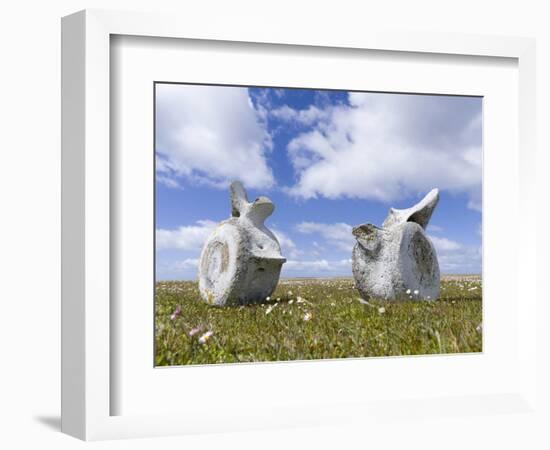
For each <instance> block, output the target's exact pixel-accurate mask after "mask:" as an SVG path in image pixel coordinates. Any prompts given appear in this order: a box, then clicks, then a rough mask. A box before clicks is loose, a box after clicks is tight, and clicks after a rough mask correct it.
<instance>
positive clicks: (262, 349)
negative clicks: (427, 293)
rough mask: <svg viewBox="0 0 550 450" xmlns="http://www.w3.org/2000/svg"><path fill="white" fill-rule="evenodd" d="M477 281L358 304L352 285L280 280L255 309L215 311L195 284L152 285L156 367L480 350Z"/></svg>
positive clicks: (455, 279) (450, 281) (447, 281)
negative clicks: (418, 296) (434, 294)
mask: <svg viewBox="0 0 550 450" xmlns="http://www.w3.org/2000/svg"><path fill="white" fill-rule="evenodd" d="M481 298H482V287H481V279H480V278H479V277H477V276H459V275H455V276H447V277H444V279H443V280H442V284H441V297H440V299H438V300H436V301H433V302H425V301H415V300H410V301H407V302H399V303H390V302H387V301H375V300H372V301H369V302H364V301H360V300H359V295H358V293H357V291H356V290H355V289H354V287H353V280H352V279H348V278H335V279H286V280H285V279H283V280H281V281H280V282H279V285H278V287H277V290H276V291H275V292H274V294H273V295H272V296H271V298H270V300H268V301H266V302H265V303H264V304H261V305H254V306H240V307H225V308H217V307H212V306H208V305H207V304H205V303H203V302H202V301H200V300H199V293H198V286H197V283H196V282H191V281H177V282H176V281H174V282H168V281H163V282H158V283H157V286H156V305H155V308H156V317H155V332H156V348H155V352H156V355H155V360H156V364H157V365H159V366H169V365H185V364H210V363H235V362H253V361H287V360H307V359H324V358H346V357H365V356H394V355H421V354H433V353H466V352H480V351H481V350H482V325H481V321H482V301H481Z"/></svg>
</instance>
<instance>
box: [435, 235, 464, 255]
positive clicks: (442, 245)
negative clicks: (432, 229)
mask: <svg viewBox="0 0 550 450" xmlns="http://www.w3.org/2000/svg"><path fill="white" fill-rule="evenodd" d="M429 238H430V240H431V241H432V242H433V244H434V246H435V249H436V250H437V251H438V252H447V251H452V250H459V249H460V248H462V245H460V244H459V243H458V242H456V241H453V240H451V239H447V238H445V237H437V236H429Z"/></svg>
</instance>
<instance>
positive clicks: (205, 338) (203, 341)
mask: <svg viewBox="0 0 550 450" xmlns="http://www.w3.org/2000/svg"><path fill="white" fill-rule="evenodd" d="M213 334H214V332H213V331H212V330H209V331H207V332H206V333H204V334H203V335H202V336H201V337H200V338H199V344H206V342H207V341H208V339H210V338H211V337H212V335H213Z"/></svg>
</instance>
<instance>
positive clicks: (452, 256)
mask: <svg viewBox="0 0 550 450" xmlns="http://www.w3.org/2000/svg"><path fill="white" fill-rule="evenodd" d="M481 120H482V99H481V98H479V97H457V96H434V95H408V94H386V93H364V92H347V91H326V90H311V89H283V88H246V87H230V86H199V85H185V84H157V85H156V143H155V155H156V165H157V173H156V243H157V248H156V261H157V267H156V273H157V279H159V280H162V279H194V278H195V277H196V273H197V262H198V258H199V255H200V251H201V248H202V244H203V242H204V241H205V239H206V238H207V236H208V235H209V234H210V232H211V231H212V228H213V227H214V226H215V225H216V224H217V223H218V222H220V221H221V220H224V219H226V218H228V217H229V215H230V202H229V193H228V189H227V188H228V185H229V183H230V182H231V181H232V180H235V179H238V180H241V181H242V182H243V184H244V185H245V187H246V189H247V191H248V195H249V198H252V199H253V198H256V197H258V196H260V195H267V196H269V197H270V198H271V199H272V200H273V202H274V203H275V211H274V213H273V215H272V216H271V217H270V218H268V220H267V222H266V224H267V226H268V227H269V228H270V229H272V230H273V231H274V233H275V234H276V235H277V236H278V238H279V242H280V243H281V247H282V253H283V256H285V257H286V258H287V260H288V261H287V263H286V264H285V265H284V266H283V273H282V276H287V277H299V276H325V277H328V276H341V275H350V276H351V260H350V258H351V249H352V247H353V244H354V239H353V236H352V235H351V228H352V227H353V226H356V225H359V224H362V223H373V224H375V225H381V223H382V222H383V220H384V218H385V217H386V215H387V213H388V209H389V207H390V206H393V207H396V208H406V207H409V206H412V205H413V204H414V203H416V202H417V201H418V200H420V199H421V198H422V197H423V196H424V195H425V194H426V193H427V192H428V191H430V190H431V189H432V188H434V187H438V188H439V189H440V201H439V204H438V206H437V208H436V210H435V212H434V214H433V216H432V220H431V222H430V226H429V227H428V234H429V236H430V238H431V239H432V241H433V243H434V245H435V247H436V251H437V254H438V258H439V263H440V267H441V270H442V272H443V273H481V217H482V215H481V176H482V169H481V153H482V150H481V147H482V123H481Z"/></svg>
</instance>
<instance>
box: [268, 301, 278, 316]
mask: <svg viewBox="0 0 550 450" xmlns="http://www.w3.org/2000/svg"><path fill="white" fill-rule="evenodd" d="M275 306H277V303H275V304H274V305H270V306H269V308H267V309H266V310H265V314H266V315H267V314H269V313H270V312H271V311H273V308H275Z"/></svg>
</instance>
